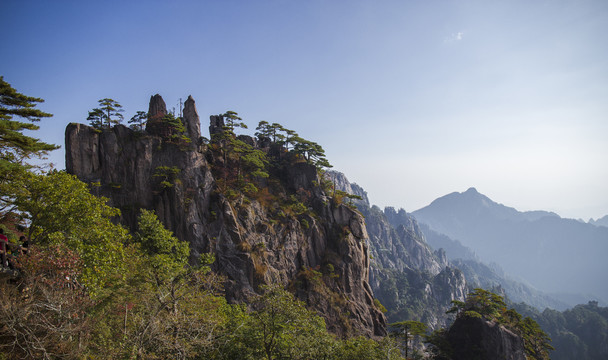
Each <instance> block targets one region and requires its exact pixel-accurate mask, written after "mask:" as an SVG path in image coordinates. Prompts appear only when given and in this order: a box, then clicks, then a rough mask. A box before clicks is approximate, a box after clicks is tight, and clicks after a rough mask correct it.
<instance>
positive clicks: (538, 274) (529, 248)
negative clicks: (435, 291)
mask: <svg viewBox="0 0 608 360" xmlns="http://www.w3.org/2000/svg"><path fill="white" fill-rule="evenodd" d="M412 214H413V215H414V216H415V217H416V219H418V221H420V222H421V223H425V224H427V225H428V226H429V227H430V228H431V229H432V230H434V231H437V232H439V233H442V234H445V235H447V236H449V237H451V238H453V239H456V240H459V241H460V242H461V243H462V244H463V245H465V246H467V247H469V248H471V249H475V253H476V254H477V255H478V256H479V257H480V258H481V259H482V260H483V261H486V262H496V263H498V264H499V265H500V266H501V267H502V268H504V270H505V271H506V272H507V273H510V274H512V275H514V276H516V277H519V278H521V279H524V280H526V281H527V282H529V283H530V284H531V285H533V286H534V287H536V288H538V289H540V290H542V291H545V292H551V293H580V294H586V296H588V297H590V298H596V299H608V284H607V283H606V281H605V274H606V273H608V262H606V261H605V254H606V253H607V252H608V228H604V227H596V226H593V225H590V224H585V223H581V222H579V221H576V220H572V219H562V218H560V217H559V216H557V215H555V214H554V213H550V212H544V211H534V212H519V211H517V210H515V209H513V208H510V207H507V206H504V205H502V204H497V203H496V202H494V201H492V200H490V199H489V198H488V197H487V196H485V195H482V194H480V193H479V192H477V190H475V189H474V188H470V189H468V190H467V191H466V192H463V193H452V194H449V195H446V196H443V197H441V198H439V199H437V200H435V201H433V202H432V203H431V204H430V205H428V206H427V207H424V208H422V209H419V210H416V211H414V212H413V213H412Z"/></svg>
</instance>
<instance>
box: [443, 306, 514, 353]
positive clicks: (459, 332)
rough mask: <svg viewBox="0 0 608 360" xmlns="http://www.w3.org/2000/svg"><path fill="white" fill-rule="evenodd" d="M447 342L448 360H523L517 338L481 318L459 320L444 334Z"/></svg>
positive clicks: (495, 324) (497, 325)
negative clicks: (450, 352) (449, 349)
mask: <svg viewBox="0 0 608 360" xmlns="http://www.w3.org/2000/svg"><path fill="white" fill-rule="evenodd" d="M447 340H448V342H449V343H450V346H451V348H452V360H471V359H478V360H526V355H525V350H524V342H523V339H522V338H521V337H519V336H518V335H516V334H515V333H513V332H511V331H510V330H508V329H506V328H505V327H504V326H502V325H499V324H497V323H495V322H491V321H487V320H484V319H482V318H473V317H459V318H458V319H457V320H456V321H455V322H454V324H453V325H452V326H451V327H450V329H449V330H448V333H447Z"/></svg>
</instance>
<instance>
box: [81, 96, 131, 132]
mask: <svg viewBox="0 0 608 360" xmlns="http://www.w3.org/2000/svg"><path fill="white" fill-rule="evenodd" d="M97 102H98V103H99V107H98V108H94V109H93V110H91V111H89V117H88V118H87V120H89V121H90V123H91V126H93V127H94V128H96V129H101V128H102V127H108V128H111V127H112V125H118V124H120V123H121V122H122V120H123V118H124V117H123V116H122V114H121V113H122V112H123V111H124V110H123V109H122V105H120V104H119V103H118V102H117V101H116V100H114V99H109V98H105V99H101V100H98V101H97Z"/></svg>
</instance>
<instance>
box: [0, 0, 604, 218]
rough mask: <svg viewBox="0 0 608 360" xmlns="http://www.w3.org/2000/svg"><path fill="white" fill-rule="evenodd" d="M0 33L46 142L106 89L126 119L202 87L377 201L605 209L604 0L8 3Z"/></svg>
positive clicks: (221, 105) (210, 109)
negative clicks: (474, 194) (289, 138)
mask: <svg viewBox="0 0 608 360" xmlns="http://www.w3.org/2000/svg"><path fill="white" fill-rule="evenodd" d="M0 29H1V31H2V34H4V36H3V45H2V48H3V51H2V56H1V57H0V75H3V76H4V79H5V80H6V81H8V82H9V83H11V85H13V87H15V88H16V89H17V90H19V91H20V92H22V93H25V94H27V95H31V96H37V97H41V98H43V99H45V100H46V103H45V104H43V105H42V106H40V108H41V109H42V110H44V111H47V112H51V113H53V114H54V115H55V116H54V118H52V119H51V120H47V121H44V122H43V123H42V131H39V132H37V134H36V136H39V137H41V138H42V139H43V140H45V141H47V142H53V143H57V144H63V141H64V140H63V136H64V130H65V126H66V125H67V124H68V123H69V122H81V123H86V117H87V112H88V110H90V109H91V108H93V107H95V106H96V105H97V100H98V99H101V98H105V97H111V98H113V99H115V100H117V101H119V102H120V103H121V104H122V105H123V106H124V108H125V122H126V120H127V119H128V118H130V117H131V116H132V115H134V114H135V112H136V111H138V110H147V104H148V100H149V98H150V96H151V95H153V94H156V93H160V94H161V95H162V96H163V98H164V99H165V100H166V101H167V103H168V106H169V107H176V108H178V106H179V105H178V102H179V99H180V98H182V99H183V100H185V99H186V98H187V96H188V95H190V94H191V95H192V96H193V97H194V98H195V100H196V101H197V107H198V112H199V114H200V115H201V119H202V128H203V129H206V126H207V119H208V115H210V114H219V113H223V112H225V111H227V110H233V111H236V112H238V113H239V114H240V115H241V116H242V117H243V119H244V120H245V121H246V122H247V123H248V125H249V127H250V129H249V130H248V131H246V133H251V134H252V133H253V132H254V131H255V130H254V129H255V126H256V125H257V123H258V122H259V121H260V120H266V121H269V122H278V123H281V124H283V125H284V126H286V127H287V128H290V129H294V130H296V131H297V132H298V133H300V135H302V136H303V137H304V138H307V139H311V140H313V141H316V142H318V143H319V144H321V145H323V147H324V148H325V149H326V153H327V157H328V159H329V160H330V162H331V163H332V164H333V165H334V168H335V169H336V170H339V171H342V172H344V173H345V174H346V175H347V176H348V178H349V180H351V181H353V182H357V183H359V184H360V185H361V186H363V187H364V188H365V189H366V190H367V191H368V192H369V196H370V201H371V202H372V203H374V204H377V205H380V206H385V205H392V206H397V207H404V208H405V209H406V210H407V211H413V210H416V209H418V208H420V207H423V206H425V205H427V204H429V203H430V202H431V201H432V200H433V199H435V198H437V197H439V196H441V195H444V194H447V193H449V192H452V191H464V190H466V189H467V188H469V187H471V186H474V187H476V188H477V189H478V190H479V191H480V192H481V193H483V194H485V195H487V196H489V197H490V198H491V199H493V200H495V201H498V202H502V203H504V204H506V205H508V206H512V207H515V208H517V209H518V210H522V211H523V210H533V209H543V210H548V211H554V212H556V213H558V214H560V215H561V216H564V217H572V218H583V219H585V220H587V219H588V218H590V217H592V218H598V217H601V216H604V215H606V214H608V186H606V184H607V183H608V166H606V160H605V157H606V154H608V141H606V137H607V134H608V119H607V115H608V102H607V101H606V99H608V62H607V61H606V59H608V41H606V34H608V2H606V1H603V0H598V1H585V0H583V1H579V0H563V1H559V0H558V1H534V2H530V1H508V2H506V1H424V2H423V1H348V2H347V1H316V0H311V1H279V0H276V1H255V2H253V1H236V0H235V1H171V2H169V1H162V2H161V1H104V2H85V1H61V2H59V1H55V2H51V1H17V0H8V1H6V0H5V1H2V2H1V3H0ZM204 133H205V131H204ZM205 135H208V134H205ZM64 156H65V154H64V152H63V150H59V151H56V152H55V153H53V155H52V156H51V158H50V160H51V161H52V162H54V163H55V164H56V166H57V167H58V168H63V167H64Z"/></svg>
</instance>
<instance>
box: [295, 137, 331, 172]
mask: <svg viewBox="0 0 608 360" xmlns="http://www.w3.org/2000/svg"><path fill="white" fill-rule="evenodd" d="M292 141H293V143H294V149H293V151H294V152H295V153H296V154H298V155H301V156H303V157H304V158H305V159H306V161H307V162H308V163H309V164H313V165H315V166H316V167H317V168H330V167H332V166H331V164H330V163H329V161H328V160H327V158H326V157H325V150H324V149H323V147H321V145H319V144H317V143H316V142H313V141H310V140H306V139H302V138H301V137H299V136H298V137H294V138H293V139H292Z"/></svg>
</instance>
